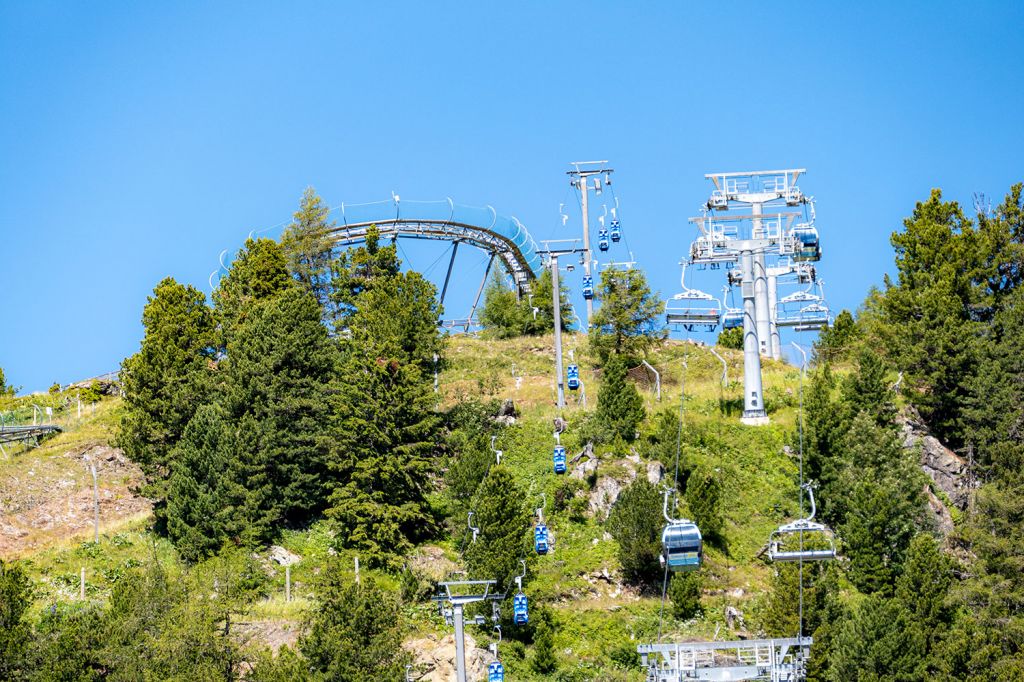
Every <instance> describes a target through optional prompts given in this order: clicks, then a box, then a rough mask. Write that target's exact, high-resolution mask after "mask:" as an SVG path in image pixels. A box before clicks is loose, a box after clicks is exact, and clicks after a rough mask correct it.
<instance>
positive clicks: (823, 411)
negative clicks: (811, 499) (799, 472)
mask: <svg viewBox="0 0 1024 682" xmlns="http://www.w3.org/2000/svg"><path fill="white" fill-rule="evenodd" d="M835 387H836V380H835V377H834V376H833V374H832V369H831V367H830V366H829V364H828V363H827V362H826V363H824V364H823V365H821V366H820V367H819V368H818V370H817V371H815V372H814V374H813V375H811V382H810V386H809V387H808V388H807V391H806V396H805V398H804V411H803V419H804V466H805V472H806V474H807V477H808V478H809V479H810V480H813V481H818V482H819V483H820V484H821V485H822V488H823V489H826V488H828V486H829V485H831V484H832V483H833V482H834V481H835V480H836V478H838V476H839V472H840V470H841V469H842V461H841V457H840V452H839V448H838V443H839V440H840V438H842V436H843V434H844V433H845V431H846V427H845V424H844V423H843V421H844V418H843V414H842V412H843V411H842V410H840V409H838V406H837V405H836V400H835V399H834V398H833V397H832V394H833V392H834V391H835ZM822 510H823V511H825V512H826V513H827V500H826V501H825V502H824V503H823V504H822Z"/></svg>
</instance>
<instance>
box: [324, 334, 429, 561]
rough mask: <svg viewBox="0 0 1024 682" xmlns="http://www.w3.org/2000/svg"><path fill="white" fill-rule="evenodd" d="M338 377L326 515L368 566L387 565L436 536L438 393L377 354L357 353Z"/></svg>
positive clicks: (416, 373) (417, 373)
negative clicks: (430, 497)
mask: <svg viewBox="0 0 1024 682" xmlns="http://www.w3.org/2000/svg"><path fill="white" fill-rule="evenodd" d="M341 376H342V382H341V391H340V395H339V398H338V401H337V404H338V435H337V442H336V444H335V447H334V449H333V454H332V457H331V462H330V470H331V476H332V479H333V480H334V481H335V483H333V484H332V485H333V490H332V493H331V496H330V508H329V509H328V511H327V515H328V516H329V517H330V518H331V519H333V520H334V522H335V524H336V527H337V529H338V532H339V535H338V538H339V541H340V543H341V545H342V546H344V547H348V548H352V549H355V550H357V551H359V553H360V555H361V556H363V557H364V558H365V559H366V561H367V562H368V563H370V564H382V563H387V562H389V561H390V560H391V559H392V558H393V557H394V556H395V555H396V554H402V553H404V552H405V551H407V550H408V549H410V548H411V546H412V541H413V540H415V539H416V538H422V537H424V536H425V535H426V534H427V533H429V532H430V531H431V529H432V528H433V521H432V516H431V513H430V508H429V504H428V502H427V493H428V492H429V484H430V476H431V474H432V470H433V464H432V458H433V453H434V447H435V444H434V438H435V434H436V430H437V425H438V418H437V416H436V415H435V414H434V413H433V411H432V407H433V402H434V397H433V392H432V391H431V384H430V381H429V378H428V377H427V376H426V375H425V374H424V373H423V371H422V370H421V369H420V368H419V367H418V366H417V365H416V364H412V363H407V362H402V361H401V360H399V359H396V358H393V357H388V356H386V355H383V356H381V355H377V353H376V349H375V348H374V347H373V346H370V347H365V346H362V345H360V346H352V347H351V348H350V349H349V350H348V355H347V357H346V359H345V361H344V364H343V369H342V372H341Z"/></svg>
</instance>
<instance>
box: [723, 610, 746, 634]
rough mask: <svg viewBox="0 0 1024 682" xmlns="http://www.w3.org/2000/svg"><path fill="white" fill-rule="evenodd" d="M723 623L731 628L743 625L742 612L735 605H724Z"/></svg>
mask: <svg viewBox="0 0 1024 682" xmlns="http://www.w3.org/2000/svg"><path fill="white" fill-rule="evenodd" d="M725 624H726V625H727V626H728V627H730V628H732V629H734V630H735V629H739V628H742V627H743V612H742V611H740V610H739V609H737V608H736V607H735V606H726V607H725Z"/></svg>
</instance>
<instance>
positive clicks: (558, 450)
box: [551, 445, 565, 474]
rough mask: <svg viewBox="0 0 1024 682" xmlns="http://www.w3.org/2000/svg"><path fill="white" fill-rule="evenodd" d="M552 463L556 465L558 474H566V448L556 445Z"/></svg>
mask: <svg viewBox="0 0 1024 682" xmlns="http://www.w3.org/2000/svg"><path fill="white" fill-rule="evenodd" d="M551 460H552V463H553V464H554V465H555V473H556V474H564V473H565V446H564V445H556V446H555V454H554V455H552V457H551Z"/></svg>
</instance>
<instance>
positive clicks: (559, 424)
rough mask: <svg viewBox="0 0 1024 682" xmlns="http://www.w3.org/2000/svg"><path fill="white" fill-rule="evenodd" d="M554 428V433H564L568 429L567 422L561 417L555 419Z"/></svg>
mask: <svg viewBox="0 0 1024 682" xmlns="http://www.w3.org/2000/svg"><path fill="white" fill-rule="evenodd" d="M554 426H555V433H565V430H566V429H568V428H569V422H567V421H565V420H564V419H562V418H561V417H555V419H554Z"/></svg>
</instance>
